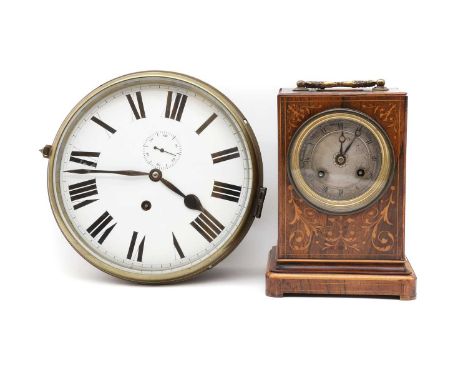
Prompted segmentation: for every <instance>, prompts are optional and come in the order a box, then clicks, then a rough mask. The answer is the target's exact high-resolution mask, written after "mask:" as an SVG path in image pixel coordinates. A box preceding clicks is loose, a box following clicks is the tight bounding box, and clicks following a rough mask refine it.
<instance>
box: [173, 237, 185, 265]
mask: <svg viewBox="0 0 468 382" xmlns="http://www.w3.org/2000/svg"><path fill="white" fill-rule="evenodd" d="M172 243H173V244H174V247H175V249H176V251H177V253H178V254H179V257H180V258H181V259H183V258H184V257H185V255H184V252H182V248H180V245H179V242H178V241H177V239H176V237H175V235H174V232H172Z"/></svg>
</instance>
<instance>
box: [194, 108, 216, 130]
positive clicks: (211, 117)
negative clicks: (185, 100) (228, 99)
mask: <svg viewBox="0 0 468 382" xmlns="http://www.w3.org/2000/svg"><path fill="white" fill-rule="evenodd" d="M217 116H218V115H217V114H216V113H213V114H211V116H210V117H209V118H208V119H207V120H206V121H205V122H203V123H202V125H201V126H200V127H199V128H198V129H197V130H196V131H195V132H196V133H197V134H198V135H200V134H201V133H202V132H203V130H205V129H206V128H207V127H208V125H209V124H210V123H211V122H213V121H214V120H215V119H216V117H217Z"/></svg>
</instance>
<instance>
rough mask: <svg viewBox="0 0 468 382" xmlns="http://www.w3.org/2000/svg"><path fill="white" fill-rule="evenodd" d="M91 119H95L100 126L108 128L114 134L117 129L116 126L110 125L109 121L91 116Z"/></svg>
mask: <svg viewBox="0 0 468 382" xmlns="http://www.w3.org/2000/svg"><path fill="white" fill-rule="evenodd" d="M91 121H93V122H94V123H97V124H98V125H99V126H101V127H103V128H104V129H106V130H107V131H108V132H109V133H112V134H114V133H115V132H116V131H117V130H115V129H114V128H112V127H110V126H109V125H108V124H107V123H105V122H102V121H101V120H100V119H99V118H96V117H91Z"/></svg>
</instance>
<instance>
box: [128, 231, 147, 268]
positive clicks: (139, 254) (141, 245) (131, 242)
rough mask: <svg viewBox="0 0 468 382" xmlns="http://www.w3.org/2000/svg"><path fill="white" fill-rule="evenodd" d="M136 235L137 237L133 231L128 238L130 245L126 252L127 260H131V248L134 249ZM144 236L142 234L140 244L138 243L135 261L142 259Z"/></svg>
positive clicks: (136, 233)
mask: <svg viewBox="0 0 468 382" xmlns="http://www.w3.org/2000/svg"><path fill="white" fill-rule="evenodd" d="M137 237H138V232H135V231H133V235H132V239H131V240H130V246H129V247H128V253H127V259H128V260H131V259H132V257H133V250H134V249H135V244H136V241H137ZM145 238H146V236H143V239H141V242H140V245H138V253H137V259H136V261H139V262H140V263H141V261H142V260H143V250H144V249H145Z"/></svg>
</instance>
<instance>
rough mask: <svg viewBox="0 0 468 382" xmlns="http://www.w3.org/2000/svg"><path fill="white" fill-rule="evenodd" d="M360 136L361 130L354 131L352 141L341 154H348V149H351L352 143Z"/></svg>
mask: <svg viewBox="0 0 468 382" xmlns="http://www.w3.org/2000/svg"><path fill="white" fill-rule="evenodd" d="M360 135H361V128H360V127H358V128H357V129H356V131H355V132H354V137H353V139H352V141H351V142H349V145H348V147H346V149H345V151H344V152H343V154H346V153H347V152H348V150H349V148H350V147H351V145H352V144H353V143H354V141H355V140H356V138H357V137H359V136H360Z"/></svg>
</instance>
